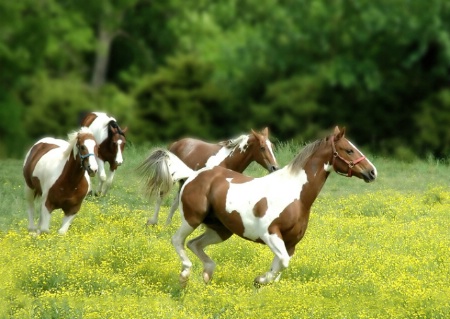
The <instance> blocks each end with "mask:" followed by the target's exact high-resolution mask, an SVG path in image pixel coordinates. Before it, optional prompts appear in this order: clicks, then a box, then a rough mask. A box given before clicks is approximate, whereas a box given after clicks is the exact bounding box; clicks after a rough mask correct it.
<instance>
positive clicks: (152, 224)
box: [145, 219, 158, 226]
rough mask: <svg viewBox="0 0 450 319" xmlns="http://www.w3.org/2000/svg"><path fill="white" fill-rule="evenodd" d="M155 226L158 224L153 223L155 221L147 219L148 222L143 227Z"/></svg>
mask: <svg viewBox="0 0 450 319" xmlns="http://www.w3.org/2000/svg"><path fill="white" fill-rule="evenodd" d="M157 224H158V222H155V221H153V220H150V219H149V220H147V223H146V224H145V225H146V226H155V225H157Z"/></svg>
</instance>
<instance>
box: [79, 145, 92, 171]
mask: <svg viewBox="0 0 450 319" xmlns="http://www.w3.org/2000/svg"><path fill="white" fill-rule="evenodd" d="M77 148H78V155H80V159H81V168H84V169H86V168H85V167H84V166H83V160H84V159H85V158H88V157H89V156H94V155H95V154H93V153H87V154H85V155H83V154H81V152H80V145H79V144H77Z"/></svg>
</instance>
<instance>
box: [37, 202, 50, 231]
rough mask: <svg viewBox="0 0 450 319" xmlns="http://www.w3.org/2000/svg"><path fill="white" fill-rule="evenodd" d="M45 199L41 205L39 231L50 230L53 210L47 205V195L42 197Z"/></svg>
mask: <svg viewBox="0 0 450 319" xmlns="http://www.w3.org/2000/svg"><path fill="white" fill-rule="evenodd" d="M42 198H43V199H44V200H43V201H42V205H41V216H40V218H39V229H38V233H48V232H49V231H50V219H51V214H50V213H51V212H50V211H49V210H48V208H47V206H45V199H47V196H43V197H42Z"/></svg>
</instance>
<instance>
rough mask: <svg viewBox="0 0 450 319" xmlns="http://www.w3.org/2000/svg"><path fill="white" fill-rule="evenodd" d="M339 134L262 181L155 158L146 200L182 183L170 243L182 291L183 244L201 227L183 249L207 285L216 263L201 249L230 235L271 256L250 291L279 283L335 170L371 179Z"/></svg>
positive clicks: (366, 164)
mask: <svg viewBox="0 0 450 319" xmlns="http://www.w3.org/2000/svg"><path fill="white" fill-rule="evenodd" d="M344 134H345V128H344V129H342V130H340V129H339V128H338V127H336V128H335V130H334V133H333V134H331V135H330V136H328V137H326V138H324V139H320V140H317V141H315V142H313V143H310V144H308V145H306V146H305V147H304V149H303V150H302V151H301V152H300V153H299V154H298V155H297V156H296V157H295V158H294V159H293V160H292V161H291V162H290V163H289V164H288V165H286V166H285V167H284V168H282V169H279V170H277V171H276V172H274V173H271V174H269V175H266V176H264V177H261V178H252V177H248V176H245V175H243V174H240V173H237V172H234V171H231V170H227V169H224V168H223V167H219V166H216V167H207V168H204V169H201V170H198V171H193V170H191V169H190V168H189V167H187V166H186V165H185V164H184V163H183V162H182V161H181V160H179V159H178V158H177V157H176V156H175V155H173V154H172V153H170V152H168V151H167V150H163V149H157V150H155V152H154V154H153V157H154V158H156V157H159V158H160V160H159V161H157V162H155V163H157V164H156V165H154V166H147V173H148V174H147V175H146V176H147V177H148V178H147V187H148V188H149V191H150V192H152V191H153V189H157V190H158V189H159V188H160V186H161V185H160V184H161V183H166V184H167V185H170V184H171V183H172V182H173V181H177V180H180V179H186V178H187V180H186V181H185V183H184V185H183V187H182V189H181V195H180V211H181V216H182V223H181V226H180V228H179V229H178V230H177V232H176V233H175V234H174V236H173V237H172V244H173V245H174V247H175V249H176V251H177V253H178V255H179V256H180V258H181V262H182V270H181V274H180V282H181V284H183V285H184V284H186V282H187V280H188V278H189V275H190V271H191V267H192V262H191V261H190V260H189V258H188V255H187V253H186V250H185V241H186V238H187V237H188V236H189V235H190V234H191V233H192V232H193V231H194V230H195V229H196V228H197V227H198V226H200V224H204V225H205V226H206V228H205V231H204V233H203V234H202V235H200V236H198V237H196V238H194V239H192V240H190V241H189V242H188V244H187V246H188V247H189V249H190V250H192V252H193V253H194V254H195V255H196V256H197V257H198V258H199V259H200V260H201V261H202V263H203V267H204V268H203V279H204V281H205V282H206V283H207V282H209V281H210V280H211V278H212V275H213V271H214V268H215V263H214V262H213V261H212V260H211V258H210V257H209V256H208V255H206V253H205V251H204V249H205V247H207V246H208V245H211V244H217V243H220V242H223V241H225V240H227V239H228V238H230V236H232V235H233V234H236V235H238V236H240V237H242V238H244V239H248V240H251V241H254V242H257V243H262V244H266V245H267V246H269V248H270V249H271V251H272V252H273V253H274V255H275V257H274V259H273V262H272V265H271V268H270V269H269V270H268V271H267V272H266V273H265V274H263V275H261V276H258V277H256V278H255V280H254V283H255V285H257V286H258V285H262V284H268V283H270V282H272V281H276V280H278V279H279V277H280V275H281V272H282V271H283V270H284V269H285V268H287V267H288V265H289V261H290V259H291V257H292V255H293V254H294V251H295V246H296V244H297V243H298V242H299V241H300V240H301V239H302V238H303V236H304V234H305V231H306V227H307V225H308V220H309V214H310V209H311V206H312V205H313V203H314V200H315V199H316V197H317V196H318V195H319V192H320V190H321V189H322V187H323V185H324V183H325V181H326V180H327V177H328V176H329V174H330V172H331V171H332V170H333V169H334V171H336V172H337V173H339V174H342V175H345V176H349V177H350V176H356V177H358V178H361V179H363V180H364V181H365V182H371V181H373V180H375V178H376V177H377V170H376V168H375V166H374V165H373V164H372V163H371V162H370V161H369V160H368V159H367V158H366V157H365V156H364V155H363V154H362V153H361V152H360V151H359V150H358V149H357V148H356V147H355V146H354V145H353V144H352V143H351V142H349V141H348V140H347V139H346V138H345V137H344Z"/></svg>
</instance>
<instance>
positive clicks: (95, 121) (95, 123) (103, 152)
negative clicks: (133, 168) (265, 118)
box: [81, 112, 127, 196]
mask: <svg viewBox="0 0 450 319" xmlns="http://www.w3.org/2000/svg"><path fill="white" fill-rule="evenodd" d="M81 126H87V127H89V128H90V129H91V131H92V132H93V133H94V137H95V141H96V142H97V144H98V156H96V160H97V164H98V175H99V178H100V180H99V183H98V187H97V191H96V192H95V195H98V196H100V195H102V194H103V195H105V194H106V193H107V192H108V190H109V189H110V187H111V185H112V181H113V179H114V174H115V172H116V170H117V167H119V166H120V165H122V163H123V149H124V147H125V143H126V139H125V132H126V131H127V128H124V129H123V130H122V129H121V128H120V126H119V125H118V124H117V121H116V119H115V118H114V117H111V116H109V115H108V114H106V113H102V112H91V113H88V114H86V116H85V117H84V118H83V119H82V120H81ZM105 162H108V163H109V174H108V176H106V175H107V174H106V171H105Z"/></svg>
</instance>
